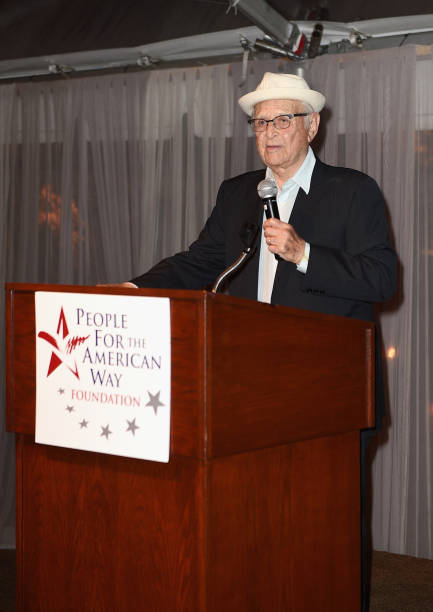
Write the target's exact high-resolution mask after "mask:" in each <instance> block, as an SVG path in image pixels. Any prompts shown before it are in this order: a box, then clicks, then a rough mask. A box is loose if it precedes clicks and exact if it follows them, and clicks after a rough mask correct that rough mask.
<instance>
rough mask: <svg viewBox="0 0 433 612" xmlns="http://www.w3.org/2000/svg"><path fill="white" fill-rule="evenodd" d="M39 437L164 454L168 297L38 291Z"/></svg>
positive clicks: (161, 457) (140, 454) (105, 449)
mask: <svg viewBox="0 0 433 612" xmlns="http://www.w3.org/2000/svg"><path fill="white" fill-rule="evenodd" d="M35 308H36V442H39V443H42V444H52V445H55V446H64V447H68V448H76V449H80V450H87V451H94V452H99V453H109V454H112V455H121V456H126V457H135V458H139V459H149V460H152V461H163V462H167V461H168V460H169V450H170V383H171V376H170V373H171V333H170V300H169V299H168V298H157V297H147V296H120V295H97V294H87V293H55V292H43V291H38V292H36V294H35Z"/></svg>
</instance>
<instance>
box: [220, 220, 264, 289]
mask: <svg viewBox="0 0 433 612" xmlns="http://www.w3.org/2000/svg"><path fill="white" fill-rule="evenodd" d="M258 231H259V226H258V225H256V224H255V223H246V224H245V226H244V227H243V228H242V230H241V232H240V237H241V240H242V242H243V243H244V250H243V251H242V253H241V254H240V256H239V257H238V258H237V259H236V261H234V262H233V263H232V265H231V266H229V267H228V268H226V269H225V270H224V271H223V272H221V274H220V275H219V276H218V278H217V279H216V281H215V284H214V286H213V287H212V293H216V292H217V291H218V288H219V286H220V285H221V283H222V282H223V281H224V280H226V278H227V277H228V276H231V275H232V274H233V272H236V270H237V269H238V268H240V267H241V265H242V264H243V263H244V261H245V260H246V259H247V257H249V256H250V255H252V254H253V253H254V251H255V249H253V244H254V241H255V239H256V236H257V232H258Z"/></svg>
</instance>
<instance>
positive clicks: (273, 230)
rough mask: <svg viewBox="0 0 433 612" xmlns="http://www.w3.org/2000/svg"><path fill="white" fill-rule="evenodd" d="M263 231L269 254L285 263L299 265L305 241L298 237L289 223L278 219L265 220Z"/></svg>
mask: <svg viewBox="0 0 433 612" xmlns="http://www.w3.org/2000/svg"><path fill="white" fill-rule="evenodd" d="M263 229H264V231H265V239H266V243H267V245H268V249H269V250H270V252H271V253H276V254H277V255H279V256H280V257H281V258H282V259H285V260H286V261H291V262H293V263H295V264H299V263H301V260H302V257H303V255H304V250H305V240H303V239H302V238H301V237H300V236H298V234H297V233H296V232H295V230H294V228H293V226H292V225H290V223H284V222H283V221H280V220H279V219H266V221H265V222H264V224H263Z"/></svg>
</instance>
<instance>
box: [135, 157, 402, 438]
mask: <svg viewBox="0 0 433 612" xmlns="http://www.w3.org/2000/svg"><path fill="white" fill-rule="evenodd" d="M264 176H265V170H258V171H255V172H248V173H246V174H242V175H240V176H237V177H235V178H232V179H229V180H227V181H224V182H223V183H222V184H221V187H220V189H219V192H218V197H217V202H216V205H215V207H214V209H213V211H212V213H211V215H210V217H209V219H208V221H207V222H206V225H205V227H204V228H203V230H202V232H201V233H200V236H199V237H198V239H197V240H196V241H195V242H194V243H193V244H192V245H191V246H190V248H189V250H188V251H186V252H183V253H178V254H177V255H174V256H173V257H169V258H167V259H165V260H163V261H161V262H160V263H159V264H157V265H156V266H155V267H153V268H152V269H151V270H150V271H149V272H147V273H145V274H143V275H142V276H139V277H138V278H135V279H133V280H132V282H134V283H135V284H136V285H137V286H139V287H163V288H171V289H183V288H187V289H200V288H204V287H209V286H211V285H213V283H214V282H215V280H216V278H217V277H218V275H219V274H220V273H221V272H222V271H223V270H224V269H226V268H227V267H228V266H229V265H231V264H232V263H233V262H234V261H235V260H236V259H237V258H238V256H239V255H240V253H241V252H242V250H243V248H244V244H243V242H242V237H241V236H242V234H243V230H244V228H245V224H246V223H254V224H257V226H258V227H260V228H261V226H262V222H263V204H262V202H261V200H260V198H259V197H258V195H257V184H258V183H259V182H260V181H261V180H262V179H263V178H264ZM290 223H291V224H292V225H293V227H294V228H295V230H296V232H297V233H298V234H299V236H301V237H302V238H303V239H304V240H307V241H308V242H309V243H310V245H311V250H310V258H309V263H308V269H307V273H306V274H302V273H301V272H298V271H297V269H296V265H295V264H292V263H289V262H286V261H283V260H281V261H280V262H279V263H278V267H277V272H276V275H275V282H274V288H273V292H272V303H273V304H283V305H285V306H291V307H294V308H302V309H306V310H314V311H317V312H323V313H328V314H336V315H343V316H346V317H354V318H358V319H364V320H370V321H374V309H373V303H374V302H381V301H386V300H388V299H390V298H391V297H392V296H393V294H394V293H395V291H396V287H397V258H396V254H395V252H394V249H393V248H392V246H391V243H390V239H389V231H388V224H387V218H386V213H385V204H384V200H383V197H382V194H381V192H380V190H379V188H378V186H377V184H376V182H375V181H374V180H373V179H371V178H370V177H368V176H367V175H365V174H363V173H361V172H358V171H356V170H350V169H347V168H336V167H333V166H328V165H326V164H323V163H322V162H320V160H318V159H317V160H316V164H315V167H314V171H313V174H312V177H311V185H310V192H309V194H308V195H307V194H305V192H304V191H303V190H302V189H299V192H298V196H297V198H296V201H295V205H294V207H293V211H292V214H291V217H290ZM256 244H257V248H256V251H255V253H254V255H253V256H252V257H251V258H250V259H249V260H248V261H247V262H246V263H245V264H244V266H243V267H242V269H240V270H239V272H238V273H237V274H236V276H233V277H232V278H231V279H230V281H229V284H228V291H229V293H230V294H231V295H234V296H239V297H245V298H251V299H257V284H258V267H259V255H260V253H259V250H260V233H259V234H258V237H257V240H256ZM383 412H384V399H383V382H382V373H381V359H380V351H379V350H378V343H377V341H376V427H380V422H381V417H382V415H383ZM365 433H366V434H367V432H365Z"/></svg>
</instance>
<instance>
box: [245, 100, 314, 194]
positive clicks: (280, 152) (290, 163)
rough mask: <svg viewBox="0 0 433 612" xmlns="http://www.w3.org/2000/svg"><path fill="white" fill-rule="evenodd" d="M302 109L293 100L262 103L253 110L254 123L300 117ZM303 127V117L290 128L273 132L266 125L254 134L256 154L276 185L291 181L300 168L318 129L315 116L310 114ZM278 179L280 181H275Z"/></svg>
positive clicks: (294, 120) (291, 124) (300, 104)
mask: <svg viewBox="0 0 433 612" xmlns="http://www.w3.org/2000/svg"><path fill="white" fill-rule="evenodd" d="M303 112H305V107H304V105H303V104H302V102H299V101H297V100H266V101H265V102H260V103H259V104H256V106H255V107H254V118H255V119H273V118H274V117H277V116H278V115H285V114H288V113H303ZM308 119H309V120H310V124H309V127H306V126H305V117H294V118H293V119H292V121H291V123H290V126H289V127H288V128H286V129H283V130H277V129H276V128H275V127H274V126H273V125H272V123H269V124H268V126H267V128H266V130H265V131H264V132H256V145H257V151H258V152H259V155H260V157H261V158H262V160H263V162H264V163H265V164H266V166H269V167H270V168H271V170H272V172H273V173H274V175H275V178H276V179H277V181H278V182H279V183H282V182H285V181H286V180H287V179H289V178H290V177H292V176H293V175H294V174H295V172H296V171H297V170H298V169H299V168H300V166H301V164H302V162H303V161H304V159H305V156H306V154H307V151H308V144H309V143H310V142H311V141H312V140H313V138H314V136H315V135H316V132H317V129H318V127H319V120H320V118H319V114H318V113H312V114H311V115H310V116H309V117H308ZM278 179H280V180H278Z"/></svg>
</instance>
